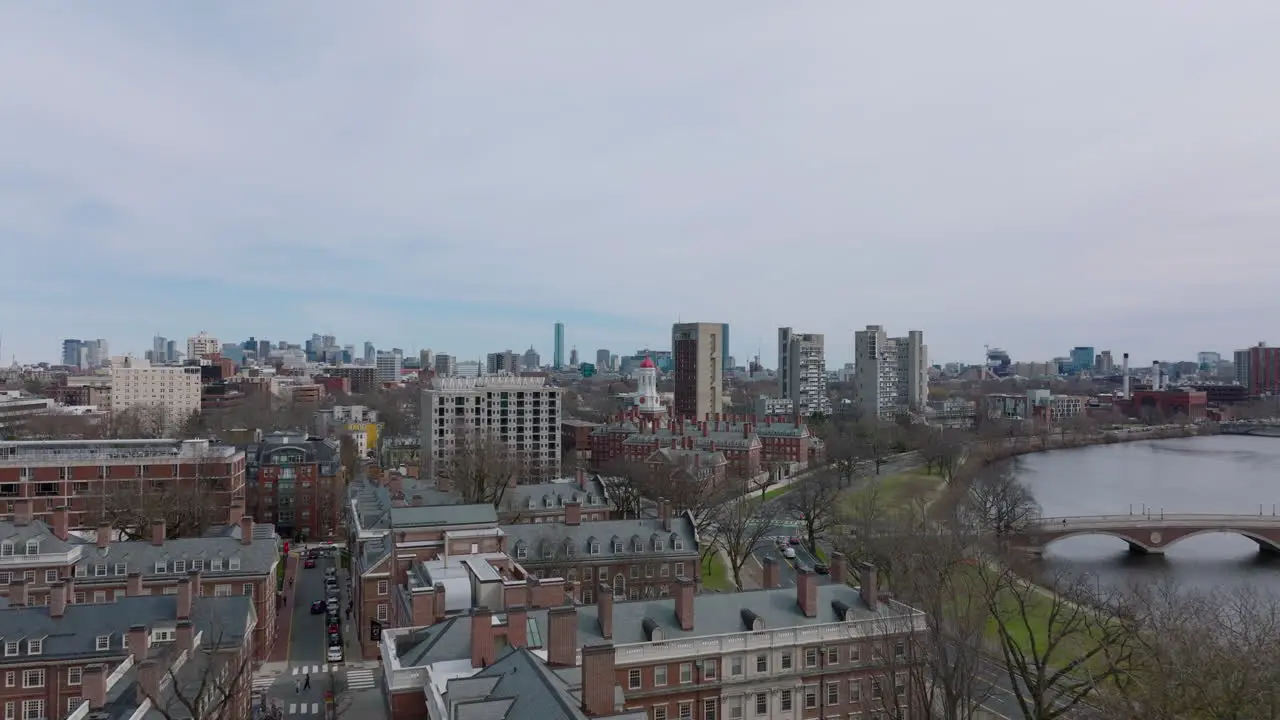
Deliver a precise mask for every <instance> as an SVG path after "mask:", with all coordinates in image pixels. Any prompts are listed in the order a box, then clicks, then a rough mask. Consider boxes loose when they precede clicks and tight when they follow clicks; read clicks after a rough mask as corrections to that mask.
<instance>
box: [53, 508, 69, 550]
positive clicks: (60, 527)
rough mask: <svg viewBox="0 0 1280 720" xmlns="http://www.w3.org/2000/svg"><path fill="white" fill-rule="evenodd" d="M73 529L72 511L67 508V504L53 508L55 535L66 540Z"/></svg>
mask: <svg viewBox="0 0 1280 720" xmlns="http://www.w3.org/2000/svg"><path fill="white" fill-rule="evenodd" d="M70 529H71V512H70V511H69V510H67V506H66V505H59V506H58V507H56V508H54V509H53V535H54V537H56V538H58V539H59V540H62V541H63V542H66V540H67V537H68V536H69V535H70V533H69V532H68V531H69V530H70Z"/></svg>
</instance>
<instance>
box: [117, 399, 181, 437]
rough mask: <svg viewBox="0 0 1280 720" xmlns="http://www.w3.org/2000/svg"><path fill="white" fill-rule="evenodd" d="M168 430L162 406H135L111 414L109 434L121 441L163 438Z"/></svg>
mask: <svg viewBox="0 0 1280 720" xmlns="http://www.w3.org/2000/svg"><path fill="white" fill-rule="evenodd" d="M167 429H169V428H168V418H167V417H166V413H165V410H164V406H162V405H134V406H132V407H129V408H124V409H122V410H113V411H112V412H111V422H110V425H109V426H108V434H110V436H111V437H113V438H120V439H125V440H128V439H143V438H149V439H153V438H161V437H164V436H165V431H166V430H167Z"/></svg>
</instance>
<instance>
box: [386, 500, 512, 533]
mask: <svg viewBox="0 0 1280 720" xmlns="http://www.w3.org/2000/svg"><path fill="white" fill-rule="evenodd" d="M391 521H392V523H393V524H394V525H395V528H396V530H401V529H407V528H418V527H440V528H444V527H449V526H450V525H494V524H497V522H498V511H497V510H496V509H494V507H493V505H490V504H487V503H482V504H478V505H421V506H412V507H397V508H392V509H391Z"/></svg>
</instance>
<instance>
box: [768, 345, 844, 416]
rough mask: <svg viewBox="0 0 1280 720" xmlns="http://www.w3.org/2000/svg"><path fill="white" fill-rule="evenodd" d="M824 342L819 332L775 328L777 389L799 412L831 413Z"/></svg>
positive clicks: (807, 413)
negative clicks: (799, 331) (776, 333)
mask: <svg viewBox="0 0 1280 720" xmlns="http://www.w3.org/2000/svg"><path fill="white" fill-rule="evenodd" d="M825 344H826V343H825V339H824V338H823V336H822V335H821V334H819V333H796V332H792V330H791V328H789V327H784V328H778V389H779V391H780V392H781V396H782V397H784V398H786V399H788V400H790V401H791V403H792V406H793V407H795V411H796V413H797V414H799V415H813V414H814V413H819V414H822V415H827V414H829V413H830V412H831V401H830V400H829V399H827V359H826V348H825Z"/></svg>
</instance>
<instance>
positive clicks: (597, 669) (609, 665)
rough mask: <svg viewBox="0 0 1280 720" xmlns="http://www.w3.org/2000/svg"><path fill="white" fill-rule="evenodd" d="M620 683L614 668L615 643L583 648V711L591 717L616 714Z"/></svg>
mask: <svg viewBox="0 0 1280 720" xmlns="http://www.w3.org/2000/svg"><path fill="white" fill-rule="evenodd" d="M617 685H618V678H617V674H616V672H615V670H614V668H613V643H606V644H604V645H588V646H586V647H584V648H582V711H583V712H585V713H586V714H587V715H588V716H589V717H607V716H609V715H616V714H617V713H618V711H619V710H620V709H621V708H619V707H618V706H617V704H616V703H615V702H614V697H615V690H616V688H617Z"/></svg>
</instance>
